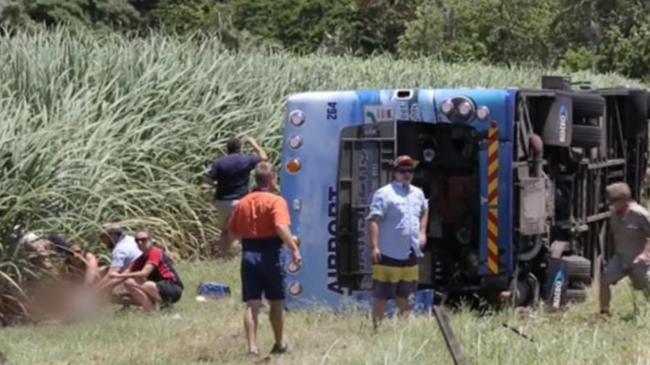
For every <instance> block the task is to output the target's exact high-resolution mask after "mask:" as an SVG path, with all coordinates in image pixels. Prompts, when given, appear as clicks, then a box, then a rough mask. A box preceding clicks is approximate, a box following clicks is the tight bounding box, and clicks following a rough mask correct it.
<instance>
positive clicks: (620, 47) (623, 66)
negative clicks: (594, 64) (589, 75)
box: [598, 15, 650, 80]
mask: <svg viewBox="0 0 650 365" xmlns="http://www.w3.org/2000/svg"><path fill="white" fill-rule="evenodd" d="M603 38H604V39H603V46H602V47H601V51H600V57H599V59H598V68H599V69H600V70H608V71H614V72H619V73H621V74H624V75H629V76H630V77H634V78H645V79H646V80H650V42H649V40H650V16H648V15H646V17H645V19H644V21H643V22H641V23H639V24H634V25H633V26H632V27H631V28H630V30H629V31H628V32H627V34H626V32H624V29H622V27H621V26H618V25H612V26H611V27H610V28H609V29H607V30H606V31H605V34H604V37H603Z"/></svg>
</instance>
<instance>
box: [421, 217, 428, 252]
mask: <svg viewBox="0 0 650 365" xmlns="http://www.w3.org/2000/svg"><path fill="white" fill-rule="evenodd" d="M428 223H429V211H428V210H425V211H424V214H422V217H421V218H420V246H424V245H425V244H426V243H427V224H428Z"/></svg>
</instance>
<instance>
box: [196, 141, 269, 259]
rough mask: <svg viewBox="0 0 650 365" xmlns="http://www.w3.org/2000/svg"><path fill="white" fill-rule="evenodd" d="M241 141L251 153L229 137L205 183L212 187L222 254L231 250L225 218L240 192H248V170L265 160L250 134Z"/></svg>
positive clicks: (230, 239)
mask: <svg viewBox="0 0 650 365" xmlns="http://www.w3.org/2000/svg"><path fill="white" fill-rule="evenodd" d="M243 142H244V143H245V144H246V145H248V146H250V147H251V148H252V149H253V151H254V154H253V155H245V154H243V153H241V147H242V141H240V140H239V139H238V138H231V139H230V140H229V141H228V143H227V145H226V150H227V152H228V155H226V156H224V157H221V158H219V159H218V160H216V161H214V162H213V163H212V168H211V169H210V174H209V175H208V183H209V184H210V185H212V186H214V187H216V193H215V206H216V208H217V210H218V211H219V221H220V222H219V223H220V224H219V226H220V227H221V238H220V242H219V243H220V246H221V250H222V254H223V255H225V256H229V255H231V254H233V252H232V250H233V247H232V246H233V244H234V239H233V238H232V237H230V235H229V234H228V219H229V218H230V213H231V212H232V210H233V209H234V207H235V205H237V203H238V202H239V199H241V198H242V197H243V196H244V195H246V194H248V189H249V184H250V173H251V171H252V170H253V169H254V168H255V165H257V164H258V163H259V162H261V161H266V160H267V159H268V156H267V154H266V152H265V151H264V150H263V149H262V148H261V147H260V146H259V145H258V144H257V142H256V141H255V140H254V139H253V138H251V137H244V138H243Z"/></svg>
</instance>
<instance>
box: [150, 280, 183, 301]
mask: <svg viewBox="0 0 650 365" xmlns="http://www.w3.org/2000/svg"><path fill="white" fill-rule="evenodd" d="M156 288H157V289H158V294H160V297H161V298H162V300H163V302H164V303H176V302H178V301H179V300H180V299H181V296H182V295H183V287H181V286H180V285H179V284H178V283H175V282H173V281H167V280H160V281H158V282H156Z"/></svg>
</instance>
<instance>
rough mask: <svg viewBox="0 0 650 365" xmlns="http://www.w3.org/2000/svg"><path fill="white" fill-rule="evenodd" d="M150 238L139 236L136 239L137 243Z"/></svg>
mask: <svg viewBox="0 0 650 365" xmlns="http://www.w3.org/2000/svg"><path fill="white" fill-rule="evenodd" d="M148 240H149V237H138V238H136V239H135V243H140V242H147V241H148Z"/></svg>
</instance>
